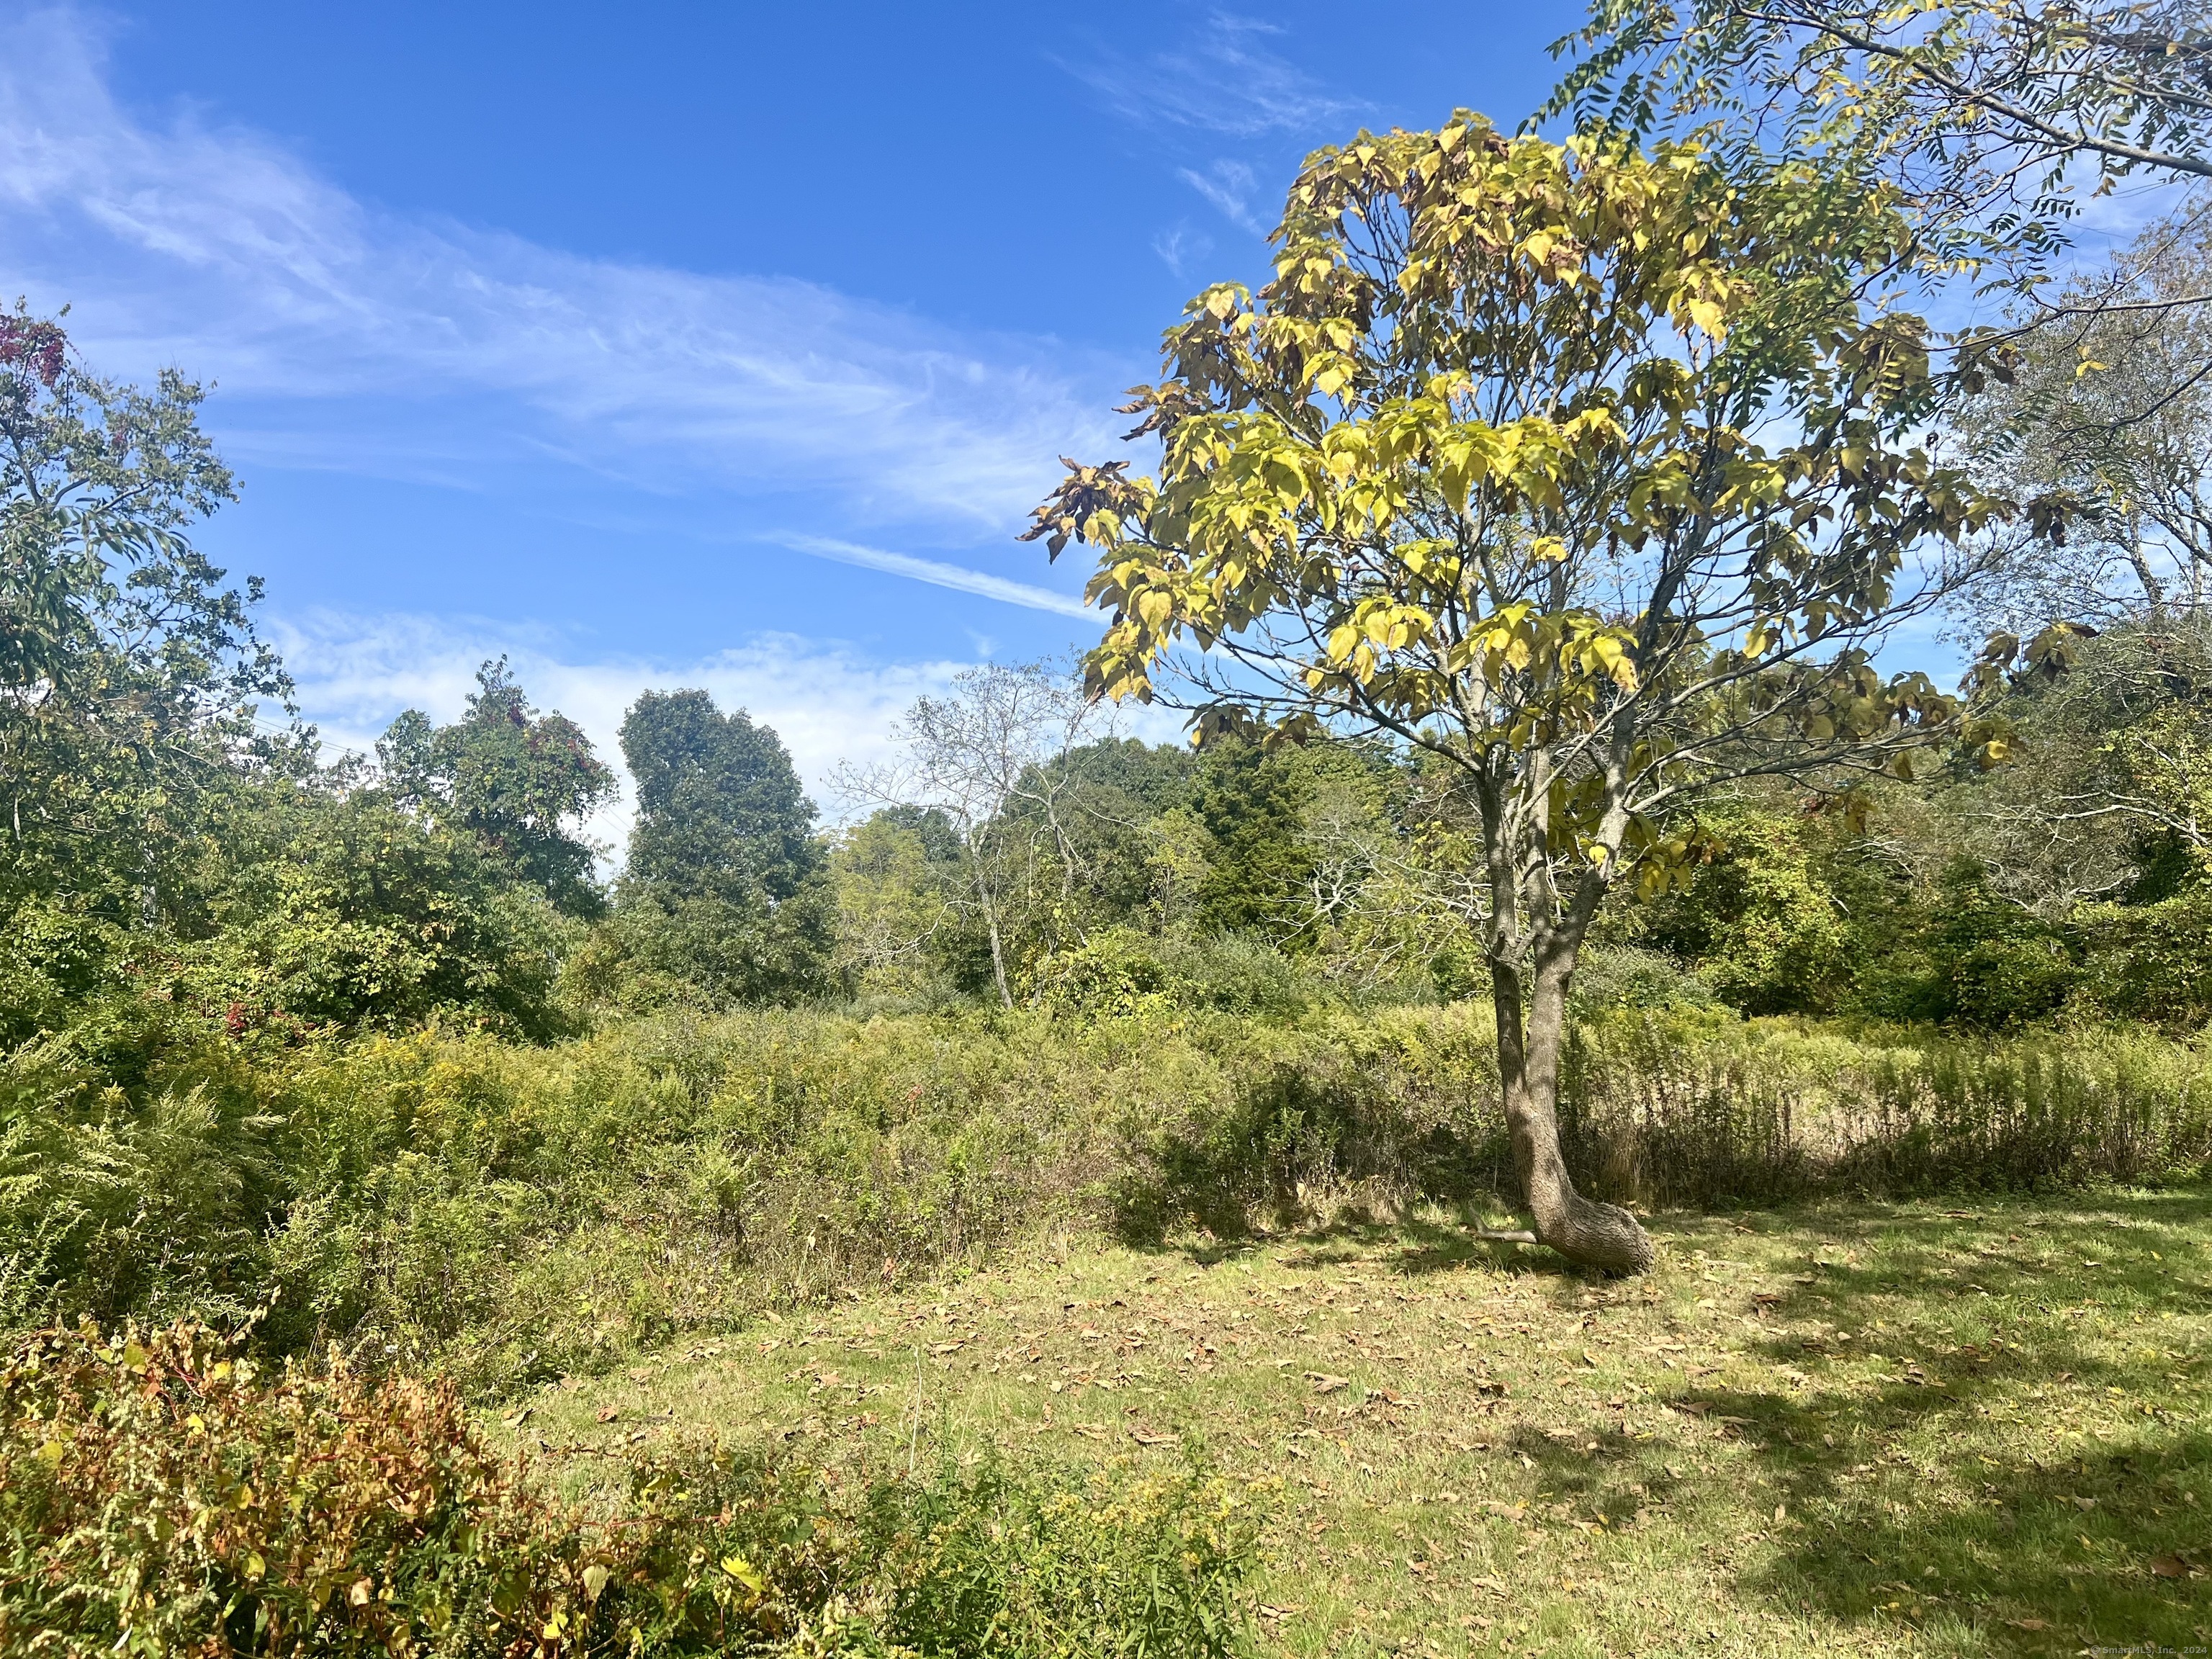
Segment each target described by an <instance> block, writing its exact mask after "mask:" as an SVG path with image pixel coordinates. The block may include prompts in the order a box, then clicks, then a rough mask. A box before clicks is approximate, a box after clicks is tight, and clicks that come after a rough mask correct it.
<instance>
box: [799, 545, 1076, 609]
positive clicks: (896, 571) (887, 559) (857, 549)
mask: <svg viewBox="0 0 2212 1659" xmlns="http://www.w3.org/2000/svg"><path fill="white" fill-rule="evenodd" d="M775 540H776V542H777V544H779V545H781V546H784V547H788V548H790V549H791V550H793V551H794V552H799V553H811V554H812V555H813V556H815V557H816V558H817V559H834V560H835V561H836V562H838V563H839V564H856V565H860V566H861V567H862V568H865V569H868V570H882V571H886V572H888V573H889V574H891V575H894V576H906V577H909V578H911V579H912V580H915V581H918V582H928V583H930V584H931V585H933V586H937V587H950V588H951V589H953V590H955V591H956V592H962V593H975V594H980V595H981V596H982V597H983V598H984V599H997V600H999V601H1000V603H1001V604H1005V605H1021V606H1024V607H1025V608H1026V609H1028V610H1030V611H1052V612H1054V614H1056V615H1059V616H1062V617H1084V618H1085V619H1086V620H1096V617H1097V613H1096V612H1094V611H1091V610H1090V609H1089V608H1088V607H1087V606H1086V605H1085V604H1084V603H1083V601H1082V600H1080V599H1077V598H1075V597H1074V596H1073V595H1072V594H1067V593H1055V592H1053V591H1052V590H1051V589H1050V588H1048V587H1034V586H1030V584H1029V583H1028V582H1017V581H1009V580H1007V579H1006V577H1004V576H994V575H991V574H988V573H987V572H986V571H981V570H970V569H969V568H967V567H966V566H965V565H957V564H946V563H945V562H942V561H941V560H938V559H921V558H916V557H915V556H914V555H912V554H911V553H892V552H888V551H886V550H884V549H882V548H879V547H862V546H860V544H857V543H854V542H843V541H838V540H836V538H832V537H829V536H780V537H777V538H775Z"/></svg>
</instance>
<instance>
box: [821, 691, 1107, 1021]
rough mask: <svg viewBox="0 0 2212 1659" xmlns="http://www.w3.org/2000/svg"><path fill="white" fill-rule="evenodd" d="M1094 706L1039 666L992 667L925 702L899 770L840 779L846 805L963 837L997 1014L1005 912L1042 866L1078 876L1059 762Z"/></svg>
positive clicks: (971, 905) (1007, 996) (1068, 885)
mask: <svg viewBox="0 0 2212 1659" xmlns="http://www.w3.org/2000/svg"><path fill="white" fill-rule="evenodd" d="M1090 719H1091V706H1090V704H1089V702H1087V701H1086V700H1085V697H1084V696H1082V695H1081V693H1080V692H1079V690H1077V689H1076V688H1075V687H1074V686H1073V684H1071V683H1069V682H1068V681H1067V680H1066V679H1065V678H1062V677H1060V675H1057V674H1054V673H1053V672H1052V671H1049V670H1048V669H1047V668H1046V667H1045V666H1044V665H1042V664H1038V663H1031V664H1026V665H1021V666H1018V667H1007V666H1005V665H1000V664H997V663H993V664H989V665H986V666H984V667H981V668H970V669H967V670H964V671H962V672H961V673H959V674H957V675H955V676H954V677H953V680H952V689H951V695H950V696H943V697H922V698H920V699H917V700H916V702H915V704H914V707H913V708H910V709H908V711H907V714H906V718H905V719H904V720H902V721H901V722H900V726H899V730H898V736H899V738H901V740H902V744H903V745H904V747H905V750H906V759H905V761H904V763H902V764H900V765H896V766H891V767H873V768H851V767H848V768H847V769H844V770H842V771H841V772H840V773H839V775H838V788H839V789H840V791H841V792H842V793H844V794H845V795H846V796H847V797H848V798H849V799H853V800H854V801H858V802H862V803H866V804H869V805H877V806H906V807H913V808H915V809H918V810H919V811H922V812H925V813H928V812H935V813H939V814H941V815H942V816H943V817H944V818H945V822H946V823H949V824H951V827H952V829H953V830H954V832H955V834H956V835H957V837H958V841H959V848H960V886H961V889H962V890H961V893H960V902H961V904H962V905H963V907H964V908H968V909H969V910H972V912H973V913H974V914H975V915H976V916H977V918H978V919H979V920H980V921H981V922H982V925H983V931H984V936H985V939H986V940H987V943H988V945H989V947H990V953H991V981H992V984H993V986H994V988H996V990H997V991H998V994H999V1000H1000V1005H1001V1006H1005V1007H1008V1008H1011V1007H1012V1006H1014V994H1013V987H1012V981H1011V979H1010V977H1009V970H1008V967H1007V954H1008V953H1007V938H1006V936H1007V921H1008V917H1007V908H1008V904H1009V902H1010V901H1011V900H1012V898H1013V897H1014V896H1016V895H1017V894H1018V893H1019V892H1021V891H1022V890H1024V889H1026V888H1029V887H1031V886H1033V885H1034V883H1035V879H1036V873H1037V869H1038V866H1039V864H1040V862H1041V861H1042V860H1047V859H1049V860H1051V861H1052V865H1053V867H1054V872H1055V874H1056V876H1057V878H1058V880H1057V885H1059V886H1060V889H1061V890H1062V891H1063V893H1072V891H1073V887H1074V884H1075V880H1076V877H1077V872H1078V862H1077V854H1076V845H1075V840H1074V836H1073V826H1072V823H1071V819H1070V817H1069V813H1068V811H1067V810H1066V801H1065V796H1066V791H1067V788H1068V787H1069V785H1070V782H1071V775H1070V774H1069V773H1068V771H1067V769H1066V768H1065V767H1063V766H1060V765H1057V764H1055V763H1056V762H1057V761H1059V760H1060V757H1063V756H1065V755H1066V753H1067V751H1068V750H1070V749H1072V748H1073V747H1074V746H1075V745H1076V743H1077V740H1078V739H1079V737H1080V736H1081V734H1082V732H1083V730H1084V727H1085V725H1086V724H1087V723H1088V722H1089V720H1090Z"/></svg>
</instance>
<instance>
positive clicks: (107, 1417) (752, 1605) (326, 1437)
mask: <svg viewBox="0 0 2212 1659" xmlns="http://www.w3.org/2000/svg"><path fill="white" fill-rule="evenodd" d="M0 1410H4V1417H0V1654H6V1655H15V1654H26V1655H27V1654H32V1653H38V1654H43V1655H67V1656H76V1655H84V1656H91V1655H94V1654H95V1653H100V1654H114V1653H136V1654H148V1655H154V1654H168V1653H173V1652H179V1651H196V1652H199V1653H204V1654H222V1653H227V1652H258V1653H259V1654H262V1655H265V1656H269V1659H289V1656H294V1655H307V1654H322V1653H331V1652H362V1651H367V1650H384V1651H386V1652H388V1653H405V1652H409V1651H420V1650H428V1651H430V1652H433V1653H438V1654H449V1655H486V1656H489V1655H492V1654H506V1655H510V1656H511V1655H516V1654H524V1653H534V1654H537V1655H538V1656H542V1659H553V1656H557V1655H561V1654H564V1653H575V1654H579V1655H586V1654H590V1655H597V1654H605V1655H609V1656H615V1655H623V1656H629V1659H649V1656H656V1655H664V1654H665V1655H688V1654H707V1653H717V1654H720V1653H729V1652H733V1651H734V1652H757V1653H763V1654H780V1653H794V1654H823V1653H854V1654H871V1655H873V1654H881V1653H884V1652H885V1651H886V1650H891V1651H898V1650H903V1651H907V1652H911V1653H915V1654H930V1655H945V1656H956V1655H957V1656H968V1655H975V1656H981V1655H983V1654H991V1655H1009V1656H1028V1655H1037V1656H1045V1655H1051V1656H1054V1659H1058V1656H1061V1655H1068V1654H1096V1655H1101V1656H1109V1655H1122V1654H1127V1655H1131V1656H1135V1655H1140V1654H1141V1655H1192V1656H1218V1655H1223V1654H1225V1653H1227V1652H1228V1651H1229V1650H1230V1649H1231V1646H1232V1645H1233V1644H1234V1643H1235V1641H1236V1638H1237V1632H1238V1631H1239V1629H1240V1627H1241V1619H1240V1616H1239V1608H1238V1596H1239V1594H1240V1592H1241V1589H1242V1583H1243V1577H1244V1574H1245V1571H1246V1568H1247V1565H1248V1564H1249V1559H1250V1557H1251V1553H1252V1542H1253V1528H1252V1526H1251V1522H1250V1520H1249V1510H1248V1509H1247V1508H1246V1507H1245V1506H1244V1504H1243V1503H1242V1502H1241V1501H1240V1500H1239V1499H1238V1498H1237V1497H1236V1496H1235V1495H1234V1494H1233V1493H1232V1492H1231V1491H1230V1490H1229V1488H1227V1487H1226V1486H1224V1485H1223V1484H1222V1483H1221V1482H1219V1481H1218V1480H1213V1479H1211V1478H1209V1477H1208V1476H1207V1475H1206V1474H1205V1473H1204V1472H1203V1471H1202V1470H1200V1469H1198V1468H1194V1467H1193V1468H1185V1469H1183V1470H1182V1471H1180V1472H1178V1473H1177V1474H1174V1475H1171V1476H1168V1477H1164V1478H1160V1477H1154V1478H1151V1479H1141V1478H1138V1477H1135V1476H1133V1474H1131V1473H1130V1472H1129V1471H1128V1469H1127V1467H1126V1466H1121V1467H1119V1468H1114V1469H1108V1470H1095V1471H1092V1472H1091V1473H1090V1474H1073V1473H1068V1472H1062V1471H1055V1470H1053V1469H1049V1468H1046V1469H1040V1470H1036V1471H1033V1472H1030V1473H1029V1474H1024V1475H1016V1474H1012V1473H1010V1472H1008V1471H1007V1470H1006V1469H1005V1468H1002V1467H1001V1466H1000V1465H998V1464H996V1463H986V1464H984V1465H983V1466H982V1467H981V1468H980V1469H978V1470H975V1471H973V1472H969V1473H963V1472H962V1471H961V1470H960V1469H959V1468H957V1466H955V1465H953V1464H951V1463H950V1462H942V1461H939V1462H934V1463H933V1464H932V1465H931V1466H930V1467H929V1468H926V1469H925V1470H923V1471H922V1472H921V1474H919V1475H914V1474H896V1473H890V1472H880V1471H879V1472H875V1473H869V1472H866V1471H862V1472H858V1473H852V1472H847V1473H838V1472H833V1471H828V1470H822V1469H817V1468H808V1467H806V1466H805V1465H802V1464H798V1463H793V1462H785V1461H781V1460H779V1459H778V1458H775V1457H773V1456H769V1455H761V1454H757V1453H745V1452H731V1451H728V1450H726V1449H720V1448H693V1449H684V1450H680V1451H678V1452H676V1453H673V1454H670V1455H665V1456H664V1457H662V1458H660V1459H658V1460H656V1461H653V1462H649V1463H647V1464H646V1465H643V1466H641V1468H638V1469H637V1470H636V1471H635V1474H634V1478H633V1480H632V1482H631V1486H630V1493H629V1503H628V1504H627V1505H626V1506H624V1507H623V1509H621V1510H619V1511H618V1512H617V1513H614V1514H611V1515H595V1514H587V1513H586V1512H584V1511H582V1510H578V1509H576V1508H574V1507H572V1506H569V1505H567V1504H562V1503H559V1502H557V1501H555V1500H553V1499H551V1498H549V1497H547V1496H546V1495H545V1494H544V1492H542V1491H540V1490H539V1489H538V1487H536V1486H534V1485H533V1484H532V1481H531V1480H530V1479H529V1478H528V1471H527V1469H526V1468H523V1467H520V1466H516V1465H513V1464H509V1463H507V1462H505V1461H504V1460H502V1459H501V1458H500V1457H498V1456H497V1455H495V1454H493V1453H492V1452H490V1451H489V1449H487V1448H486V1446H485V1445H484V1443H483V1441H482V1440H481V1439H480V1438H479V1437H477V1434H476V1433H475V1432H474V1431H473V1430H472V1429H471V1426H470V1425H469V1422H468V1419H467V1417H466V1415H465V1413H464V1411H463V1410H462V1407H461V1406H460V1402H459V1397H458V1395H456V1394H455V1393H454V1391H453V1389H452V1388H451V1387H450V1386H442V1385H424V1384H422V1383H415V1382H411V1381H408V1380H404V1379H401V1378H398V1377H390V1376H387V1377H385V1378H382V1379H380V1380H378V1381H375V1382H373V1383H372V1382H368V1381H365V1380H363V1379H362V1378H361V1377H359V1376H356V1375H355V1374H354V1373H353V1372H351V1371H350V1370H348V1369H347V1368H346V1367H345V1366H343V1364H333V1365H331V1366H330V1367H328V1368H325V1369H317V1370H307V1369H300V1368H294V1369H289V1370H286V1371H284V1372H283V1373H282V1374H281V1375H277V1376H269V1377H264V1376H259V1375H257V1373H256V1372H255V1370H254V1369H253V1367H252V1365H251V1364H249V1363H247V1362H246V1361H244V1360H242V1359H241V1358H239V1357H237V1356H236V1355H235V1354H234V1353H230V1352H226V1351H225V1350H224V1349H222V1347H221V1346H220V1345H219V1344H217V1343H216V1342H215V1341H214V1340H211V1338H210V1334H209V1333H208V1332H207V1331H206V1330H205V1329H204V1328H195V1327H191V1326H185V1325H180V1326H178V1327H175V1328H171V1329H167V1330H164V1331H160V1332H155V1333H151V1334H144V1335H143V1336H142V1335H141V1334H137V1333H126V1334H124V1335H123V1336H121V1337H119V1338H118V1339H117V1340H114V1341H112V1342H111V1341H109V1340H106V1339H103V1338H102V1337H101V1336H100V1334H99V1333H98V1332H97V1331H95V1330H94V1329H92V1328H84V1329H82V1330H78V1331H74V1332H50V1333H46V1334H42V1335H40V1336H38V1337H36V1338H33V1340H30V1341H29V1342H27V1344H26V1345H24V1346H22V1347H21V1349H20V1350H19V1351H18V1352H17V1353H16V1355H15V1359H14V1361H13V1363H12V1364H10V1365H9V1367H8V1368H7V1370H5V1371H4V1372H0Z"/></svg>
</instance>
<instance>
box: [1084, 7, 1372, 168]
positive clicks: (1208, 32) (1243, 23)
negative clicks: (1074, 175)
mask: <svg viewBox="0 0 2212 1659" xmlns="http://www.w3.org/2000/svg"><path fill="white" fill-rule="evenodd" d="M1280 33H1282V30H1281V29H1280V28H1279V27H1276V26H1275V25H1274V24H1272V23H1267V22H1263V21H1260V20H1259V19H1257V18H1252V17H1239V16H1237V15H1234V14H1232V13H1229V12H1215V13H1213V14H1212V15H1211V16H1209V17H1208V18H1207V19H1206V27H1205V30H1204V32H1203V33H1201V34H1200V36H1199V38H1198V39H1197V40H1195V41H1194V43H1193V44H1191V45H1190V46H1188V47H1186V48H1184V49H1183V50H1182V51H1179V52H1160V53H1158V54H1157V55H1155V56H1153V57H1151V58H1146V59H1144V60H1142V61H1141V62H1139V61H1133V60H1132V59H1129V58H1122V57H1119V56H1117V55H1115V54H1114V53H1111V52H1099V53H1096V54H1094V55H1092V56H1091V57H1090V58H1087V59H1085V61H1083V62H1080V63H1073V62H1065V61H1063V62H1061V64H1060V68H1062V69H1063V70H1066V72H1067V73H1068V74H1070V75H1072V76H1074V77H1075V78H1076V79H1077V80H1079V81H1080V82H1083V83H1084V84H1085V85H1086V86H1088V87H1089V88H1091V90H1092V91H1093V92H1095V93H1097V94H1098V95H1099V97H1100V98H1101V99H1102V100H1104V102H1105V104H1106V106H1107V107H1108V108H1109V109H1111V110H1113V111H1114V112H1115V114H1117V115H1121V116H1122V117H1124V118H1127V119H1129V120H1131V121H1134V122H1137V123H1139V124H1140V125H1146V126H1152V125H1160V124H1165V125H1173V126H1182V127H1195V128H1198V129H1200V131H1206V132H1220V133H1227V134H1229V135H1231V137H1238V138H1256V137H1261V136H1262V135H1265V134H1268V133H1302V132H1306V131H1310V130H1311V129H1313V128H1315V127H1316V126H1319V125H1322V124H1323V123H1325V122H1330V121H1338V122H1340V121H1344V120H1346V119H1348V118H1351V117H1352V116H1353V115H1355V114H1356V113H1357V112H1358V110H1359V108H1360V106H1359V104H1358V102H1356V101H1355V100H1351V99H1347V98H1343V97H1340V96H1338V95H1337V94H1334V93H1331V92H1329V91H1328V90H1327V89H1326V88H1323V87H1322V85H1321V83H1320V82H1317V81H1316V80H1315V79H1314V78H1313V77H1312V76H1310V75H1308V74H1307V73H1306V72H1305V71H1304V70H1302V69H1300V68H1298V67H1297V65H1296V64H1292V63H1291V62H1290V61H1289V60H1288V59H1287V58H1283V57H1281V56H1279V55H1278V54H1277V53H1275V52H1271V51H1269V50H1268V49H1267V45H1266V44H1265V43H1266V41H1267V37H1268V36H1270V35H1275V34H1280Z"/></svg>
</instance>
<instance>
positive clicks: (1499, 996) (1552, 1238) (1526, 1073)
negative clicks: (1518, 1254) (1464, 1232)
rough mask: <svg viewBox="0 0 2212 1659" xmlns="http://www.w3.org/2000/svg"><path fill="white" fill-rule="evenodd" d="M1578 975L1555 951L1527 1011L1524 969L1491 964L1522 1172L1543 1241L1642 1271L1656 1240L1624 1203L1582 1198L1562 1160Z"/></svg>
mask: <svg viewBox="0 0 2212 1659" xmlns="http://www.w3.org/2000/svg"><path fill="white" fill-rule="evenodd" d="M1562 957H1564V959H1562ZM1573 972H1574V961H1573V957H1572V955H1571V952H1562V951H1554V953H1553V954H1552V955H1551V956H1549V957H1546V958H1543V959H1541V960H1540V961H1539V962H1538V963H1537V965H1536V971H1535V975H1534V984H1533V986H1532V987H1531V994H1530V995H1529V997H1528V1006H1527V1009H1526V1011H1525V1013H1524V1011H1523V1009H1522V975H1521V972H1520V970H1519V969H1517V968H1516V967H1515V966H1513V965H1512V964H1510V963H1501V962H1498V961H1494V960H1493V961H1492V963H1490V984H1491V1000H1492V1004H1493V1006H1495V1007H1496V1009H1497V1011H1498V1081H1499V1082H1500V1083H1501V1084H1502V1085H1504V1094H1505V1127H1506V1131H1507V1133H1509V1134H1510V1135H1511V1137H1512V1139H1513V1163H1514V1167H1515V1168H1516V1170H1517V1171H1518V1173H1519V1175H1520V1177H1521V1190H1522V1194H1523V1196H1525V1197H1526V1198H1527V1200H1528V1208H1529V1209H1530V1211H1531V1212H1534V1215H1535V1218H1536V1237H1537V1238H1538V1240H1539V1241H1541V1243H1546V1244H1548V1245H1550V1246H1551V1247H1552V1248H1553V1249H1555V1250H1557V1251H1558V1252H1559V1254H1560V1255H1563V1256H1565V1257H1566V1258H1567V1260H1568V1261H1575V1262H1579V1263H1581V1264H1582V1265H1583V1266H1584V1267H1601V1268H1603V1269H1604V1270H1605V1271H1606V1272H1607V1273H1643V1272H1644V1271H1645V1270H1646V1269H1648V1268H1649V1267H1650V1266H1651V1263H1652V1261H1653V1259H1654V1255H1655V1253H1654V1251H1653V1249H1652V1245H1651V1238H1650V1235H1649V1234H1648V1233H1646V1232H1645V1231H1644V1229H1643V1227H1642V1226H1641V1225H1638V1222H1637V1219H1636V1218H1635V1217H1634V1216H1632V1215H1631V1214H1629V1212H1627V1211H1626V1210H1624V1209H1622V1208H1621V1207H1620V1206H1619V1205H1617V1204H1599V1203H1595V1202H1593V1201H1592V1200H1589V1199H1587V1198H1584V1197H1583V1195H1582V1194H1580V1193H1577V1191H1576V1190H1575V1185H1574V1182H1572V1181H1571V1180H1569V1179H1568V1177H1567V1166H1566V1160H1565V1158H1562V1157H1560V1155H1559V1050H1560V1048H1561V1046H1562V1044H1563V1043H1564V1042H1565V1036H1566V1027H1567V981H1568V980H1569V978H1570V977H1571V975H1572V974H1573Z"/></svg>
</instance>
